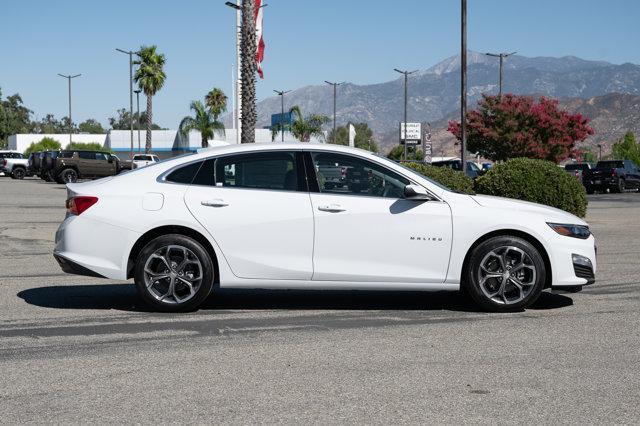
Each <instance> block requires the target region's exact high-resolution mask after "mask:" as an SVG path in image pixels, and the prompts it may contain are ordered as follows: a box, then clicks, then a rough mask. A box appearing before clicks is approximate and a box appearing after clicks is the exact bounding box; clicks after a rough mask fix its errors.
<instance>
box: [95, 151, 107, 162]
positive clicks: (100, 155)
mask: <svg viewBox="0 0 640 426" xmlns="http://www.w3.org/2000/svg"><path fill="white" fill-rule="evenodd" d="M95 156H96V160H100V161H108V160H109V156H108V155H107V154H105V153H103V152H96V153H95Z"/></svg>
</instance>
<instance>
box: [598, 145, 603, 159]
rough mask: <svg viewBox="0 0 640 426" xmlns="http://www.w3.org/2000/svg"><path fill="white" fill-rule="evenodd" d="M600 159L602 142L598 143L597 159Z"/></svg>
mask: <svg viewBox="0 0 640 426" xmlns="http://www.w3.org/2000/svg"><path fill="white" fill-rule="evenodd" d="M600 160H602V144H598V161H600Z"/></svg>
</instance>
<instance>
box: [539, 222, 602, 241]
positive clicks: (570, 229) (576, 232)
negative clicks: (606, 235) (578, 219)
mask: <svg viewBox="0 0 640 426" xmlns="http://www.w3.org/2000/svg"><path fill="white" fill-rule="evenodd" d="M547 225H549V226H550V227H551V229H553V230H554V231H556V232H557V233H558V234H560V235H564V236H565V237H573V238H580V239H581V240H586V239H587V238H589V235H591V231H589V227H588V226H584V225H571V224H567V223H548V222H547Z"/></svg>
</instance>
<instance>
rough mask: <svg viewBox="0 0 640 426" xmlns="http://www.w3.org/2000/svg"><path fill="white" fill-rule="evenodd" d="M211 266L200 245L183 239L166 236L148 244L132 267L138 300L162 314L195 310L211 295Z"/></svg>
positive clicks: (212, 272) (207, 254) (212, 275)
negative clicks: (139, 297)
mask: <svg viewBox="0 0 640 426" xmlns="http://www.w3.org/2000/svg"><path fill="white" fill-rule="evenodd" d="M214 278H215V271H214V267H213V262H212V260H211V257H210V256H209V253H208V252H207V251H206V250H205V249H204V247H202V245H201V244H200V243H199V242H197V241H195V240H194V239H192V238H189V237H186V236H184V235H178V234H169V235H164V236H161V237H158V238H156V239H154V240H152V241H151V242H149V243H148V244H147V245H146V246H145V247H144V248H143V249H142V251H141V252H140V255H139V256H138V259H137V262H136V265H135V283H136V287H137V289H138V293H139V294H140V296H141V297H142V299H143V300H144V301H145V302H146V303H148V304H149V305H151V306H152V307H153V308H155V309H157V310H159V311H163V312H184V311H190V310H193V309H195V308H197V307H198V306H199V305H200V304H201V303H202V302H203V301H204V300H205V299H206V298H207V296H209V293H211V290H212V289H213V283H214Z"/></svg>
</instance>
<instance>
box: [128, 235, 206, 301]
mask: <svg viewBox="0 0 640 426" xmlns="http://www.w3.org/2000/svg"><path fill="white" fill-rule="evenodd" d="M168 245H181V246H184V247H186V248H188V249H189V250H191V251H192V252H193V254H195V255H196V256H197V257H198V260H200V263H201V264H202V268H203V271H202V272H203V278H202V283H201V285H200V288H199V289H198V291H197V293H196V294H195V296H193V297H192V298H191V299H189V300H187V301H186V302H183V303H180V304H168V303H163V302H160V301H159V300H157V299H156V298H155V297H153V296H152V295H151V294H149V291H148V290H147V287H146V283H145V279H144V266H145V263H146V261H147V259H148V258H149V256H151V255H152V254H153V253H154V252H155V251H156V250H158V249H159V248H161V247H165V246H168ZM134 280H135V284H136V288H137V290H138V294H139V295H140V297H142V299H143V300H144V301H145V302H146V303H147V304H148V305H150V306H151V307H153V308H154V309H156V310H158V311H161V312H188V311H192V310H194V309H196V308H197V307H198V306H199V305H200V304H201V303H202V302H203V301H204V300H205V299H206V298H207V297H208V296H209V294H210V293H211V290H212V289H213V284H214V280H215V269H214V265H213V261H212V260H211V256H210V255H209V253H208V252H207V250H205V248H204V247H202V245H201V244H200V243H199V242H197V241H196V240H194V239H192V238H190V237H187V236H184V235H180V234H168V235H163V236H161V237H158V238H155V239H153V240H151V241H150V242H149V243H148V244H147V245H146V246H145V247H144V248H143V249H142V250H141V251H140V254H139V255H138V258H137V259H136V264H135V269H134Z"/></svg>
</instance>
